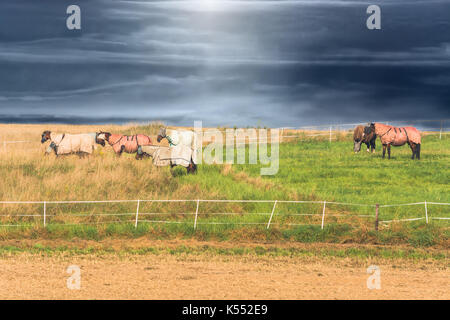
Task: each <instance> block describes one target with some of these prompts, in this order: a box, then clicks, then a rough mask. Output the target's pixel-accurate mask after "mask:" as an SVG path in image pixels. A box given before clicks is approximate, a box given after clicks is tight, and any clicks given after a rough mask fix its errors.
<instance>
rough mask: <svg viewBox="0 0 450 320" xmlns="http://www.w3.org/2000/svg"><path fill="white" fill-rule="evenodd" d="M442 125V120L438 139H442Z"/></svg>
mask: <svg viewBox="0 0 450 320" xmlns="http://www.w3.org/2000/svg"><path fill="white" fill-rule="evenodd" d="M443 123H444V120H441V130H440V131H439V139H442V125H443Z"/></svg>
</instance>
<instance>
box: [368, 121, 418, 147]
mask: <svg viewBox="0 0 450 320" xmlns="http://www.w3.org/2000/svg"><path fill="white" fill-rule="evenodd" d="M375 133H376V135H377V136H379V137H380V140H381V143H382V144H384V145H385V144H390V145H393V146H402V145H404V144H405V143H409V142H413V143H415V144H420V143H421V138H420V132H419V130H417V129H416V128H414V127H394V126H389V125H386V124H382V123H375Z"/></svg>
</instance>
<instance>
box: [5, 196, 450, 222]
mask: <svg viewBox="0 0 450 320" xmlns="http://www.w3.org/2000/svg"><path fill="white" fill-rule="evenodd" d="M133 202H134V203H136V204H137V207H136V211H135V212H124V213H96V214H93V213H82V212H81V213H80V212H78V213H59V214H48V212H47V211H48V205H51V204H107V203H111V204H114V203H133ZM148 202H151V203H173V202H177V203H182V202H185V203H189V202H190V203H196V209H195V212H140V205H141V204H142V203H148ZM207 202H210V203H267V204H268V203H273V207H272V211H271V212H270V213H269V212H247V213H244V212H199V207H200V203H207ZM282 203H285V204H322V205H323V208H322V213H321V214H320V213H282V212H278V213H277V215H279V216H321V218H322V219H321V224H320V225H321V229H323V228H324V224H325V215H327V216H331V217H350V216H354V217H364V218H374V217H375V215H371V214H356V215H355V214H335V213H332V212H330V213H327V214H326V213H325V210H326V205H341V206H362V207H372V208H376V205H372V204H362V203H347V202H333V201H308V200H227V199H198V200H193V199H151V200H92V201H89V200H83V201H74V200H66V201H0V205H2V204H3V205H4V204H19V205H20V204H23V205H26V204H41V205H43V213H42V214H31V213H26V214H5V215H0V217H43V223H44V226H46V225H48V222H47V220H48V219H49V218H51V217H55V216H59V217H64V216H74V217H87V218H92V217H102V216H132V215H135V218H134V220H130V221H132V222H133V223H134V226H135V227H137V225H138V223H139V222H145V223H152V222H154V223H177V224H183V223H189V222H188V221H164V220H146V219H139V217H140V216H141V217H143V216H158V215H173V216H176V215H194V224H193V226H194V229H197V226H198V225H208V224H210V225H216V224H217V225H221V224H237V225H263V224H264V225H266V228H267V229H269V227H270V226H271V225H280V224H279V223H273V222H272V220H273V218H274V216H275V210H276V208H277V204H282ZM413 205H425V217H419V218H409V219H397V220H382V221H379V222H381V223H390V222H402V221H417V220H423V219H425V220H426V221H427V223H428V220H429V219H430V220H450V217H430V216H429V215H428V206H429V205H438V206H441V205H442V206H447V205H450V203H442V202H427V201H424V202H414V203H401V204H386V205H380V206H379V208H388V207H401V206H413ZM204 215H261V216H269V215H270V217H269V220H268V222H267V223H266V222H199V221H198V218H199V216H204ZM127 221H128V220H127ZM127 221H105V222H96V223H76V224H60V225H85V224H87V225H91V224H107V223H123V222H127ZM191 221H192V220H191ZM190 223H192V222H190ZM52 225H56V223H52ZM284 225H291V226H294V225H306V224H296V223H284ZM9 226H11V227H20V226H25V225H17V224H10V225H9V224H8V225H0V227H9Z"/></svg>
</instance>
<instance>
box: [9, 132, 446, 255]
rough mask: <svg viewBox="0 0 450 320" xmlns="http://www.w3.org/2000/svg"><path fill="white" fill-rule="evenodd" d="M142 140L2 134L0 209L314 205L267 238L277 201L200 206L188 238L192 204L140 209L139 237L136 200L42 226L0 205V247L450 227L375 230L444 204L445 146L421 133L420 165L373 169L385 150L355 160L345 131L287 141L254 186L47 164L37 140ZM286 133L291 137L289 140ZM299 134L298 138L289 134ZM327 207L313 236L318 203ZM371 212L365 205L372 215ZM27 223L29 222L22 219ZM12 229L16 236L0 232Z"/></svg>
mask: <svg viewBox="0 0 450 320" xmlns="http://www.w3.org/2000/svg"><path fill="white" fill-rule="evenodd" d="M46 129H49V130H52V131H55V132H70V133H81V132H94V131H99V130H104V131H110V132H114V133H121V134H136V133H143V134H147V135H149V136H151V137H152V139H153V140H154V143H155V144H156V134H157V130H158V124H149V125H138V124H135V125H134V124H129V125H124V126H116V125H114V126H113V125H106V126H68V125H1V126H0V137H1V139H0V140H2V141H12V140H23V141H31V142H26V143H18V144H8V145H6V148H5V147H4V148H3V150H2V151H1V152H0V157H1V162H0V175H1V177H2V180H1V183H0V194H1V199H0V200H4V201H43V200H46V201H67V200H137V199H141V200H151V199H185V200H196V199H204V200H207V199H228V200H279V201H282V200H286V201H292V200H294V201H313V202H314V201H317V203H281V202H280V203H278V204H277V206H276V209H275V212H274V215H273V219H272V223H271V226H270V228H269V229H267V228H266V224H267V221H268V219H269V217H270V215H271V212H272V209H273V205H274V203H273V202H258V203H248V202H201V203H200V206H199V209H198V221H197V226H196V229H194V228H193V224H194V214H195V212H196V202H195V201H190V202H169V203H164V202H142V203H140V208H139V210H140V212H141V214H140V218H139V223H138V225H137V227H136V228H135V220H134V218H135V214H136V202H124V203H101V204H98V203H97V204H90V203H81V204H80V203H79V204H48V205H47V206H46V214H47V217H46V219H47V224H46V227H43V224H42V210H43V208H42V204H3V205H0V215H2V216H1V219H2V223H1V224H2V226H3V227H0V238H1V239H17V238H20V239H23V238H43V239H46V238H48V239H71V238H73V237H77V238H82V239H95V240H99V239H103V238H109V237H113V238H114V237H116V238H119V237H120V238H123V237H125V238H138V237H148V238H153V239H174V238H180V237H181V238H187V239H197V240H235V241H236V240H252V241H296V242H334V243H342V242H346V243H347V242H351V243H373V244H412V245H414V246H433V245H436V246H439V247H440V246H444V247H445V246H448V244H449V238H450V237H449V235H450V231H449V230H450V228H449V220H433V219H430V220H429V223H428V224H427V223H426V222H425V220H424V219H422V220H418V221H408V222H391V223H381V224H380V227H379V231H378V232H376V231H375V230H374V214H375V211H374V210H375V209H374V207H373V205H375V204H376V203H379V204H381V205H384V204H389V205H390V204H404V203H415V202H424V201H427V202H442V203H449V202H450V193H449V192H448V190H449V188H448V186H449V181H450V170H449V169H450V168H449V163H450V161H449V160H450V140H449V139H448V136H446V135H444V136H443V138H442V139H439V137H438V135H436V134H427V135H424V137H423V142H422V159H421V160H420V161H412V160H411V159H410V150H409V148H408V147H406V146H404V147H399V148H393V149H392V158H391V160H387V159H381V147H380V143H379V140H378V141H377V152H376V153H375V154H368V153H366V152H365V150H363V151H362V152H360V153H359V154H354V153H353V144H352V140H351V134H349V132H341V133H339V134H337V135H336V137H337V139H336V140H333V141H332V142H331V143H330V142H329V141H328V139H326V138H324V139H320V138H314V139H308V138H307V137H306V135H305V136H304V137H300V139H297V138H287V139H284V142H283V143H282V144H281V145H280V167H279V172H278V174H276V175H274V176H260V175H259V172H260V168H261V165H248V164H246V165H224V164H216V165H206V164H204V165H199V168H198V172H197V174H195V175H186V173H185V170H182V168H175V169H174V170H173V171H170V169H169V168H156V167H154V166H152V164H151V161H150V160H142V161H137V160H135V158H134V155H127V154H124V155H122V157H120V158H117V157H116V156H115V155H114V153H113V152H112V150H111V148H110V147H109V146H107V147H105V148H102V147H101V146H98V149H97V150H96V151H95V152H94V154H93V156H91V157H90V158H85V159H79V158H78V157H77V156H67V157H61V158H55V157H54V155H50V156H47V157H45V156H44V155H43V154H44V151H45V148H46V146H47V145H46V144H45V145H41V144H40V142H39V140H40V135H41V133H42V131H44V130H46ZM287 134H288V135H289V134H293V133H292V132H291V133H287ZM297 134H300V135H302V133H301V132H299V133H297ZM324 200H326V201H327V202H341V203H350V204H360V205H361V206H359V205H356V206H355V205H338V204H332V203H331V204H327V206H326V214H325V223H324V228H323V230H322V229H321V220H322V210H323V204H322V203H321V201H324ZM369 205H370V206H369ZM427 210H428V214H429V216H430V218H431V217H444V218H449V217H450V210H449V207H448V206H439V205H428V208H427ZM23 215H26V216H23ZM418 217H421V218H424V217H425V212H424V206H423V204H422V205H414V206H400V207H383V208H380V212H379V218H380V220H382V221H383V220H396V219H408V218H418ZM5 225H14V226H9V227H8V226H5Z"/></svg>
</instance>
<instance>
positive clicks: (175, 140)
mask: <svg viewBox="0 0 450 320" xmlns="http://www.w3.org/2000/svg"><path fill="white" fill-rule="evenodd" d="M166 138H167V140H168V141H169V145H170V146H171V147H177V146H182V145H183V146H186V147H189V148H191V149H192V150H193V151H194V152H193V154H192V161H193V162H194V163H195V164H197V152H196V150H197V149H198V147H197V139H196V136H195V133H194V132H193V131H190V130H170V129H167V130H166Z"/></svg>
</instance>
